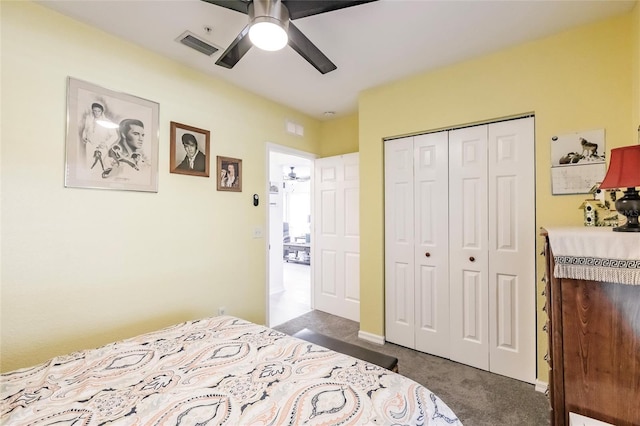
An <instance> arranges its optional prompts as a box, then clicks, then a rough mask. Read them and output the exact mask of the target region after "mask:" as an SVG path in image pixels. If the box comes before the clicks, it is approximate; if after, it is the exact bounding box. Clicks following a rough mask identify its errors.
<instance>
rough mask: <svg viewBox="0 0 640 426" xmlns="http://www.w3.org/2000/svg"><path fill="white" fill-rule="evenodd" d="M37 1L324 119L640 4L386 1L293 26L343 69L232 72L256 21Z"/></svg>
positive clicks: (189, 6)
mask: <svg viewBox="0 0 640 426" xmlns="http://www.w3.org/2000/svg"><path fill="white" fill-rule="evenodd" d="M38 3H40V4H42V5H43V6H46V7H48V8H51V9H54V10H57V11H59V12H61V13H63V14H65V15H67V16H70V17H73V18H75V19H77V20H80V21H82V22H85V23H87V24H89V25H91V26H93V27H96V28H100V29H102V30H104V31H106V32H108V33H111V34H113V35H115V36H118V37H121V38H123V39H125V40H129V41H131V42H133V43H136V44H138V45H141V46H143V47H146V48H148V49H149V50H152V51H155V52H157V53H159V54H161V55H164V56H167V57H169V58H173V59H175V60H176V61H179V62H181V63H183V64H185V65H187V66H190V67H193V68H196V69H199V70H201V71H202V72H204V73H207V74H209V75H211V76H214V77H217V78H220V79H223V80H226V81H228V82H231V83H233V84H235V85H237V86H239V87H243V88H245V89H247V90H249V91H251V92H255V93H258V94H260V95H262V96H264V97H266V98H269V99H271V100H274V101H276V102H279V103H281V104H284V105H287V106H289V107H292V108H294V109H296V110H299V111H301V112H304V113H306V114H308V115H310V116H312V117H315V118H318V119H321V120H323V119H327V118H329V117H327V116H325V115H324V112H325V111H334V112H335V113H336V114H335V116H336V117H337V116H341V115H344V114H348V113H352V112H355V111H356V108H357V98H358V93H359V92H360V91H362V90H365V89H367V88H371V87H375V86H378V85H381V84H385V83H388V82H391V81H394V80H398V79H402V78H404V77H407V76H410V75H414V74H418V73H422V72H425V71H428V70H433V69H436V68H440V67H443V66H446V65H449V64H453V63H456V62H460V61H463V60H466V59H469V58H473V57H477V56H481V55H485V54H488V53H490V52H494V51H497V50H500V49H503V48H505V47H508V46H512V45H516V44H520V43H523V42H527V41H530V40H535V39H539V38H542V37H545V36H548V35H551V34H555V33H558V32H561V31H563V30H565V29H567V28H570V27H574V26H577V25H581V24H585V23H588V22H593V21H597V20H601V19H605V18H607V17H611V16H613V15H616V14H621V13H625V12H628V11H630V10H631V9H632V8H633V6H634V4H635V1H633V0H631V1H620V0H599V1H582V0H564V1H559V0H555V1H554V0H524V1H515V0H511V1H509V0H503V1H485V0H469V1H452V0H448V1H445V0H379V1H376V2H373V3H367V4H363V5H359V6H355V7H350V8H345V9H340V10H336V11H333V12H328V13H324V14H320V15H314V16H310V17H307V18H301V19H297V20H295V21H293V22H294V23H295V25H296V26H297V27H298V28H299V29H300V30H301V31H302V32H303V33H304V34H305V35H306V36H307V38H309V39H310V40H311V41H312V42H313V43H314V44H315V45H316V46H317V47H318V48H319V49H320V50H322V52H323V53H324V54H325V55H327V56H328V57H329V59H330V60H331V61H333V62H334V63H335V64H336V65H337V67H338V69H337V70H335V71H332V72H330V73H328V74H325V75H322V74H320V73H319V72H318V71H317V70H316V69H315V68H313V67H312V66H311V65H310V64H309V63H307V62H306V61H305V60H304V59H302V57H301V56H299V55H298V54H297V53H296V52H294V51H293V50H292V49H291V48H290V47H288V46H287V47H285V48H284V49H283V50H281V51H279V52H264V51H261V50H260V49H257V48H255V47H254V48H252V49H251V50H249V52H248V53H247V54H246V55H245V56H244V57H243V58H242V59H241V60H240V62H238V64H236V66H235V67H234V68H233V69H226V68H223V67H220V66H218V65H215V61H216V60H217V59H218V57H219V56H220V54H221V53H222V52H223V51H224V50H225V49H226V47H227V46H228V45H229V44H230V43H231V41H233V39H235V37H236V36H237V35H238V33H239V32H240V31H241V30H242V29H243V28H244V26H245V25H246V24H247V21H248V17H247V15H244V14H241V13H238V12H234V11H232V10H228V9H225V8H222V7H219V6H215V5H212V4H209V3H205V2H203V1H199V0H162V1H158V0H153V1H148V0H138V1H131V0H129V1H117V0H74V1H68V0H46V1H40V2H38ZM205 27H209V28H212V31H211V32H210V33H207V31H206V30H205ZM187 30H188V31H191V32H192V33H194V34H195V35H197V36H199V37H200V38H202V39H204V40H207V41H208V42H210V43H212V44H214V45H216V46H218V47H219V48H221V49H220V51H219V52H217V53H215V54H214V55H212V56H211V57H209V56H206V55H203V54H201V53H199V52H197V51H195V50H192V49H190V48H188V47H186V46H184V45H182V44H180V43H178V42H176V41H175V40H176V38H178V36H180V35H181V34H182V33H184V32H185V31H187Z"/></svg>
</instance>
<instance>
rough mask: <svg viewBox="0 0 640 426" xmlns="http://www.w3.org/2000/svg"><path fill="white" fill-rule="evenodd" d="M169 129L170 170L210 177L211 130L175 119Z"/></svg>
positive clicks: (171, 171)
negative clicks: (178, 121) (177, 121)
mask: <svg viewBox="0 0 640 426" xmlns="http://www.w3.org/2000/svg"><path fill="white" fill-rule="evenodd" d="M169 131H170V136H171V137H170V147H169V151H170V157H169V158H170V161H169V163H170V164H169V172H170V173H177V174H183V175H191V176H203V177H209V158H210V157H209V152H210V146H211V145H210V132H209V131H208V130H205V129H199V128H197V127H193V126H188V125H186V124H181V123H176V122H175V121H172V122H171V124H170V130H169ZM194 149H195V151H194Z"/></svg>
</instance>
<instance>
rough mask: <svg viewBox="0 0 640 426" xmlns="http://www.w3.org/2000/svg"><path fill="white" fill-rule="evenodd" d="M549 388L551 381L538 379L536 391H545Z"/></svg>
mask: <svg viewBox="0 0 640 426" xmlns="http://www.w3.org/2000/svg"><path fill="white" fill-rule="evenodd" d="M548 388H549V383H547V382H543V381H541V380H537V379H536V391H538V392H542V393H545V392H546V391H547V389H548Z"/></svg>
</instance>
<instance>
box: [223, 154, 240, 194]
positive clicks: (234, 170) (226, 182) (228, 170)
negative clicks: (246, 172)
mask: <svg viewBox="0 0 640 426" xmlns="http://www.w3.org/2000/svg"><path fill="white" fill-rule="evenodd" d="M217 158H218V176H217V178H218V191H234V192H242V160H240V159H238V158H230V157H220V156H218V157H217Z"/></svg>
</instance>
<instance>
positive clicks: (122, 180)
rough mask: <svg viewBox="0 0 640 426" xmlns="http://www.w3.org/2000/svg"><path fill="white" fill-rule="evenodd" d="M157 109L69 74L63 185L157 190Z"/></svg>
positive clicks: (147, 103)
mask: <svg viewBox="0 0 640 426" xmlns="http://www.w3.org/2000/svg"><path fill="white" fill-rule="evenodd" d="M159 109H160V106H159V104H158V103H156V102H153V101H149V100H147V99H142V98H139V97H137V96H133V95H128V94H126V93H120V92H116V91H113V90H109V89H105V88H103V87H100V86H96V85H95V84H91V83H88V82H86V81H81V80H77V79H75V78H72V77H69V78H68V81H67V140H66V167H65V169H66V170H65V187H68V188H98V189H120V190H128V191H146V192H158V122H159Z"/></svg>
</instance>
